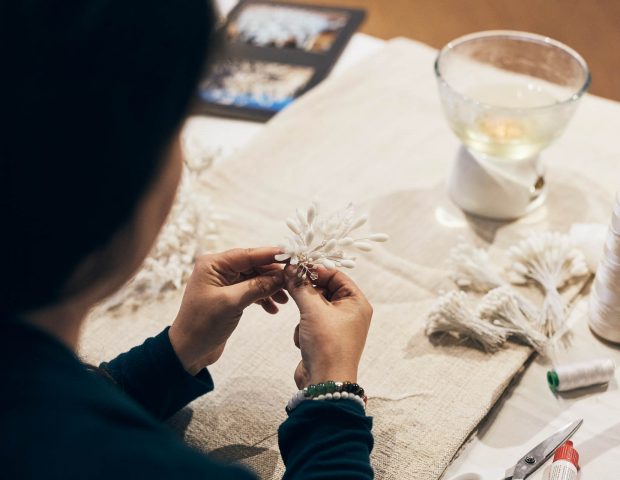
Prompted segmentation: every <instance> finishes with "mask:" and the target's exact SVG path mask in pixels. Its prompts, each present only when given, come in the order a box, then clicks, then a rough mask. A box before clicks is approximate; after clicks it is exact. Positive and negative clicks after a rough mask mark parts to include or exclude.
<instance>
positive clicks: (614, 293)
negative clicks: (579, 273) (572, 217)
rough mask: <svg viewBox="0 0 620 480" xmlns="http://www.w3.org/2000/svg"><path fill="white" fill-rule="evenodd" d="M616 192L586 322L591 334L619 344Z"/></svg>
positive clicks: (619, 206) (619, 208) (619, 202)
mask: <svg viewBox="0 0 620 480" xmlns="http://www.w3.org/2000/svg"><path fill="white" fill-rule="evenodd" d="M619 285H620V191H618V193H617V194H616V200H615V202H614V207H613V213H612V215H611V225H610V228H609V231H608V232H607V240H606V242H605V249H604V251H603V257H602V258H601V261H600V263H599V266H598V269H597V271H596V281H595V285H594V288H593V291H592V294H591V295H590V308H589V312H590V314H589V316H588V317H589V319H588V323H589V325H590V328H591V329H592V331H593V332H594V333H596V334H597V335H598V336H600V337H601V338H604V339H605V340H609V341H610V342H616V343H620V288H618V286H619Z"/></svg>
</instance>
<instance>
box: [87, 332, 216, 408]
mask: <svg viewBox="0 0 620 480" xmlns="http://www.w3.org/2000/svg"><path fill="white" fill-rule="evenodd" d="M99 368H100V369H102V370H103V371H104V372H106V373H107V374H109V375H110V376H111V377H112V379H113V380H114V381H115V382H116V383H117V384H118V386H119V387H120V388H121V389H122V390H124V391H125V393H127V394H128V395H129V396H131V397H133V399H134V400H136V401H137V402H138V403H139V404H141V405H142V406H143V407H144V408H145V409H146V410H148V411H149V412H150V413H151V414H153V415H155V417H157V418H159V419H162V420H163V419H166V418H168V417H170V416H171V415H172V414H174V413H175V412H177V411H178V410H180V409H181V408H183V407H184V406H185V405H187V404H188V403H189V402H191V401H192V400H194V399H196V398H198V397H199V396H201V395H204V394H205V393H207V392H210V391H211V390H213V380H212V379H211V375H210V374H209V372H208V370H207V369H206V368H205V369H203V370H201V371H200V372H199V373H198V374H197V375H196V376H192V375H190V374H189V373H187V371H186V370H185V369H184V368H183V365H182V364H181V361H180V360H179V358H178V357H177V355H176V353H175V351H174V349H173V348H172V344H171V343H170V338H169V337H168V328H166V329H165V330H164V331H163V332H161V333H160V334H159V335H157V336H155V337H152V338H148V339H147V340H146V341H145V342H144V343H143V344H142V345H139V346H137V347H134V348H132V349H131V350H129V351H128V352H126V353H122V354H121V355H119V356H118V357H116V358H115V359H114V360H111V361H109V362H104V363H102V364H101V365H100V366H99Z"/></svg>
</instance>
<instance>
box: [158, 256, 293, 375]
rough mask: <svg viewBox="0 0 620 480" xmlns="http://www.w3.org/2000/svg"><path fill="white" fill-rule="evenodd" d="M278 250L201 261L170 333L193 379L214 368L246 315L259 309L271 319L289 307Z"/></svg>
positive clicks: (203, 258) (208, 257)
mask: <svg viewBox="0 0 620 480" xmlns="http://www.w3.org/2000/svg"><path fill="white" fill-rule="evenodd" d="M278 253H281V252H280V250H279V249H277V248H271V247H265V248H248V249H241V248H238V249H234V250H228V251H226V252H223V253H218V254H214V255H205V256H202V257H199V258H198V260H197V261H196V265H195V266H194V271H193V273H192V276H191V277H190V279H189V282H188V284H187V287H186V288H185V294H184V295H183V300H182V302H181V308H180V310H179V313H178V315H177V318H176V319H175V321H174V323H173V324H172V326H171V327H170V330H169V332H168V335H169V336H170V342H171V343H172V347H173V348H174V351H175V352H176V354H177V356H178V357H179V360H180V361H181V363H182V364H183V367H184V368H185V370H187V371H188V372H189V373H191V374H192V375H195V374H197V373H198V372H199V371H200V370H202V369H203V368H204V367H206V366H208V365H211V364H212V363H215V361H216V360H217V359H218V358H220V356H221V355H222V353H223V351H224V347H225V346H226V341H227V340H228V338H229V337H230V335H231V334H232V333H233V331H234V330H235V328H236V327H237V324H238V323H239V320H240V319H241V315H242V313H243V310H244V309H245V308H246V307H248V306H249V305H251V304H253V303H259V304H260V305H262V307H263V308H264V309H265V310H266V311H267V312H268V313H271V314H275V313H277V312H278V307H277V306H276V303H286V302H287V301H288V297H287V295H286V293H284V291H283V290H282V288H283V287H284V275H283V271H282V269H283V266H282V265H279V264H277V263H275V260H274V256H275V255H277V254H278Z"/></svg>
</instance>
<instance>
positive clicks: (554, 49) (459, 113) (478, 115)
mask: <svg viewBox="0 0 620 480" xmlns="http://www.w3.org/2000/svg"><path fill="white" fill-rule="evenodd" d="M435 75H436V77H437V82H438V85H439V92H440V97H441V101H442V105H443V108H444V110H445V113H446V117H447V119H448V122H449V124H450V127H451V128H452V130H453V131H454V133H455V134H456V135H457V136H458V137H459V138H460V139H461V141H462V142H463V143H464V144H465V145H467V146H468V147H469V148H471V149H473V150H474V151H477V152H481V153H486V154H488V155H491V156H496V157H500V158H503V159H505V160H520V159H524V158H530V157H532V156H534V155H536V154H538V153H539V152H540V151H541V150H542V149H544V148H545V147H546V146H547V145H549V144H550V143H551V142H552V141H553V140H554V139H555V138H557V137H558V136H559V135H560V134H561V133H562V132H563V131H564V129H565V128H566V125H567V124H568V122H569V120H570V119H571V117H572V115H573V113H574V111H575V108H576V106H577V103H578V101H579V99H580V98H581V97H582V95H583V94H584V93H585V92H586V90H587V89H588V86H589V85H590V79H591V77H590V70H589V69H588V65H587V64H586V62H585V60H584V59H583V58H582V57H581V55H579V54H578V53H577V52H575V51H574V50H573V49H572V48H570V47H568V46H566V45H564V44H562V43H560V42H557V41H555V40H552V39H550V38H548V37H543V36H541V35H536V34H533V33H526V32H514V31H489V32H480V33H474V34H471V35H466V36H464V37H461V38H458V39H456V40H454V41H452V42H450V43H448V44H447V45H446V46H445V47H444V48H443V49H442V50H441V51H440V52H439V54H438V56H437V60H436V61H435Z"/></svg>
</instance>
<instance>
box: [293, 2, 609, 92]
mask: <svg viewBox="0 0 620 480" xmlns="http://www.w3.org/2000/svg"><path fill="white" fill-rule="evenodd" d="M290 1H291V2H293V3H312V4H316V5H336V6H343V7H361V8H364V9H366V10H367V11H368V16H367V18H366V22H365V23H364V24H363V25H362V28H361V31H362V32H365V33H368V34H370V35H374V36H376V37H379V38H383V39H389V38H393V37H398V36H404V37H409V38H413V39H415V40H419V41H421V42H424V43H426V44H428V45H431V46H433V47H435V48H440V47H442V46H443V45H444V44H446V43H447V42H449V41H450V40H452V39H454V38H455V37H458V36H460V35H464V34H466V33H471V32H476V31H480V30H492V29H511V30H525V31H529V32H534V33H539V34H542V35H547V36H549V37H552V38H554V39H556V40H560V41H561V42H564V43H566V44H567V45H569V46H570V47H572V48H574V49H575V50H577V51H578V52H579V53H580V54H581V55H582V56H583V57H584V58H585V59H586V61H587V62H588V64H589V65H590V69H591V71H592V78H593V81H592V86H591V88H590V92H591V93H594V94H596V95H600V96H603V97H607V98H611V99H614V100H620V0H467V1H465V0H290Z"/></svg>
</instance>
